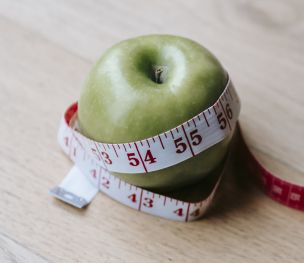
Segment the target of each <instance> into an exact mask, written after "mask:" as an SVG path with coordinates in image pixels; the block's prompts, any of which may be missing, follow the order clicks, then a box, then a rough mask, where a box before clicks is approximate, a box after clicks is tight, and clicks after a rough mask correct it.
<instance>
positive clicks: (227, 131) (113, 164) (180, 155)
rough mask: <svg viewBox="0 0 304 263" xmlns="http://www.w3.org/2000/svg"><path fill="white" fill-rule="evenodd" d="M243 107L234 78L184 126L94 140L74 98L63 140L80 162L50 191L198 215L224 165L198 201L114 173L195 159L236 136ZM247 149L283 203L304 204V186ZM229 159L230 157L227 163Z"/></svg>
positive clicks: (177, 215)
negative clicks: (127, 138)
mask: <svg viewBox="0 0 304 263" xmlns="http://www.w3.org/2000/svg"><path fill="white" fill-rule="evenodd" d="M239 112H240V100H239V98H238V95H237V93H236V91H235V88H234V86H233V84H232V82H231V80H230V79H229V80H228V82H227V85H226V87H225V89H224V91H223V93H222V94H221V95H220V97H219V98H218V100H217V101H216V102H215V103H214V104H213V105H212V106H211V107H209V108H208V109H206V110H204V111H203V112H201V113H199V114H198V115H196V116H194V117H193V118H192V119H190V120H188V121H186V122H184V123H182V124H181V125H179V126H177V127H175V128H173V129H171V130H169V131H166V132H164V133H162V134H158V135H156V136H153V137H151V138H147V139H145V140H140V141H136V142H130V143H121V144H105V143H100V142H96V141H94V140H91V139H89V138H87V137H85V136H83V135H82V134H81V133H80V132H79V128H78V122H77V103H74V104H73V105H71V106H70V107H69V108H68V109H67V111H66V112H65V114H64V116H63V118H62V120H61V124H60V128H59V132H58V140H59V144H60V146H61V147H62V149H63V151H64V152H65V153H66V154H67V155H68V156H69V157H70V158H71V160H72V161H73V162H74V163H75V165H74V167H73V168H72V169H71V171H70V172H69V173H68V175H67V176H66V177H65V179H64V180H63V181H62V182H61V184H60V185H59V186H57V187H55V188H53V189H51V191H50V193H51V194H52V195H53V196H55V197H57V198H58V199H60V200H63V201H65V202H67V203H69V204H71V205H73V206H76V207H78V208H82V207H84V206H86V205H87V204H89V203H90V202H91V201H92V199H93V198H94V196H95V195H96V194H97V192H98V191H101V192H103V193H105V194H107V195H108V196H110V197H111V198H113V199H115V200H117V201H119V202H120V203H123V204H125V205H127V206H129V207H131V208H134V209H137V210H139V211H143V212H146V213H149V214H153V215H157V216H160V217H164V218H167V219H172V220H176V221H192V220H196V219H198V218H200V217H202V216H203V214H204V213H205V212H206V210H207V209H208V207H209V206H210V204H211V203H212V200H213V198H214V195H215V193H216V191H217V189H218V186H219V183H220V181H221V178H222V174H223V173H224V169H222V171H221V172H219V175H217V176H216V178H215V179H216V180H213V181H212V182H211V187H210V190H209V192H208V194H207V196H206V197H204V198H202V200H199V201H198V202H197V201H196V202H185V201H182V200H179V199H176V198H172V197H169V196H166V195H162V194H158V193H154V192H151V191H148V190H146V189H142V188H140V187H137V186H134V185H131V184H128V183H126V182H124V181H122V180H121V179H119V178H117V177H115V176H114V175H112V174H111V173H112V172H117V173H129V174H134V176H136V174H138V173H148V172H152V171H157V170H160V169H164V168H167V167H170V166H173V165H176V164H178V163H180V162H183V161H185V160H187V159H189V158H192V157H194V156H196V155H198V154H199V153H201V152H203V151H205V150H206V149H208V148H210V147H211V146H213V145H215V144H217V143H219V142H220V141H222V140H224V139H225V138H227V137H229V136H232V134H233V133H234V131H235V129H236V127H237V120H238V116H239ZM105 128H106V127H105ZM247 152H248V154H249V155H248V157H247V158H246V160H247V161H248V162H249V163H250V167H251V168H252V169H254V170H255V173H256V174H258V178H261V179H262V183H263V187H264V190H265V192H267V193H268V194H269V195H270V196H271V197H272V198H273V199H275V200H277V201H280V202H281V203H284V204H287V205H289V206H291V207H294V208H298V209H304V188H303V187H301V186H297V185H294V184H291V183H288V182H286V181H283V180H281V179H280V178H278V177H276V176H274V175H272V174H271V173H270V172H269V171H267V170H266V169H265V168H264V167H263V166H262V165H261V164H260V163H259V162H258V161H257V160H256V159H255V158H254V157H253V155H251V154H250V152H249V151H247ZM227 160H228V158H226V162H227ZM224 167H225V165H224ZM139 176H144V175H139ZM185 176H187V175H185Z"/></svg>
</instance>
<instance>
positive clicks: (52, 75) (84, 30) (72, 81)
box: [0, 0, 304, 263]
mask: <svg viewBox="0 0 304 263" xmlns="http://www.w3.org/2000/svg"><path fill="white" fill-rule="evenodd" d="M149 33H170V34H178V35H183V36H186V37H189V38H192V39H194V40H197V41H199V42H200V43H202V44H204V45H205V46H206V47H208V48H209V49H210V50H212V52H213V53H214V54H215V55H216V56H218V58H219V59H220V60H221V61H222V63H223V64H224V65H225V67H226V68H227V70H228V71H229V72H230V75H231V77H232V79H233V81H234V83H235V86H236V87H237V89H238V91H239V94H240V97H241V99H242V113H241V118H240V122H241V125H242V127H243V129H244V132H245V137H246V140H247V142H248V143H249V144H250V145H251V148H252V149H253V150H254V151H255V153H256V154H257V156H258V158H259V159H260V160H261V161H262V162H264V163H265V164H267V166H268V167H269V168H270V169H271V170H273V171H274V172H277V173H279V174H281V175H282V176H283V177H285V178H289V179H290V180H292V181H294V182H298V183H302V184H304V176H303V175H304V139H303V137H304V136H303V135H304V87H303V77H304V2H303V1H301V0H289V1H285V0H263V1H262V0H256V1H250V0H248V1H247V0H231V1H226V0H205V1H199V0H196V1H195V0H191V1H190V0H187V1H182V0H178V1H160V0H153V1H135V0H128V1H125V0H124V1H123V0H120V1H100V0H99V1H98V0H88V1H81V0H74V1H72V0H65V1H62V0H61V1H59V0H58V1H54V0H40V1H35V0H28V1H21V0H20V1H10V0H0V118H1V120H0V121H1V122H0V123H1V124H0V125H1V126H0V262H18V263H19V262H171V261H172V262H209V263H213V262H263V263H267V262H302V261H303V257H304V250H303V245H304V234H303V233H304V213H303V212H299V211H296V210H293V209H290V208H287V207H284V206H282V205H280V204H278V203H276V202H274V201H272V200H271V199H269V198H267V197H266V196H264V194H262V193H261V192H260V191H259V190H258V189H257V188H256V187H255V186H254V185H251V184H250V183H247V181H248V180H247V179H246V174H245V175H244V177H243V179H242V180H240V181H238V180H237V179H235V180H234V181H235V182H234V183H235V184H234V186H233V185H232V184H231V185H230V186H229V185H228V187H227V189H226V190H225V191H226V192H225V193H223V195H224V196H226V198H222V199H220V200H219V202H218V204H217V205H216V207H215V208H214V209H213V210H211V211H210V214H209V216H208V217H207V218H205V219H203V220H200V221H197V222H194V223H188V224H185V223H176V222H171V221H168V220H164V219H160V218H156V217H153V216H150V215H146V214H143V213H139V212H137V211H134V210H131V209H129V208H127V207H125V206H122V205H120V204H118V203H116V202H115V201H113V200H111V199H109V198H107V197H106V196H104V195H102V194H99V195H98V196H97V197H96V198H95V200H94V202H93V203H92V204H91V205H90V206H89V207H88V208H87V209H85V210H77V209H74V208H72V207H70V206H68V205H65V204H63V203H61V202H59V201H56V200H54V199H53V198H52V197H50V196H49V195H48V189H49V188H51V187H52V186H54V185H56V184H57V183H59V182H60V180H61V179H63V177H64V175H65V174H66V173H67V172H68V170H69V169H70V167H71V165H72V164H71V162H70V161H69V160H68V159H67V158H66V157H65V156H64V155H63V153H62V152H61V150H60V148H59V146H58V145H57V142H56V133H57V128H58V124H59V119H60V117H61V114H62V113H63V111H64V110H65V108H66V106H67V105H69V104H70V103H71V102H73V101H74V100H77V98H78V96H79V91H80V88H81V86H82V83H83V81H84V79H85V76H86V74H87V73H88V71H89V69H90V67H91V66H92V65H93V63H94V61H95V60H96V59H97V58H98V57H99V56H100V54H101V53H102V52H103V51H104V50H105V49H106V48H108V47H110V46H111V45H112V44H114V43H116V42H118V41H120V40H122V39H125V38H129V37H133V36H137V35H142V34H149ZM232 181H233V180H232ZM223 190H224V189H222V191H223Z"/></svg>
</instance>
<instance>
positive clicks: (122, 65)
mask: <svg viewBox="0 0 304 263" xmlns="http://www.w3.org/2000/svg"><path fill="white" fill-rule="evenodd" d="M155 65H157V66H162V67H163V68H165V69H166V70H165V72H164V73H163V75H161V77H162V79H161V81H162V83H157V82H156V80H155V77H154V75H155V74H154V73H155V71H154V67H155ZM226 84H227V74H226V72H225V70H224V69H223V67H222V66H221V64H220V63H219V61H218V60H217V59H216V58H215V57H214V56H213V55H212V54H211V53H210V52H209V51H208V50H207V49H205V48H204V47H203V46H201V45H200V44H198V43H196V42H194V41H192V40H190V39H187V38H183V37H178V36H172V35H147V36H141V37H137V38H132V39H128V40H125V41H122V42H120V43H118V44H116V45H114V46H113V47H111V48H110V49H108V50H107V51H106V52H105V53H104V54H103V56H102V57H101V58H100V59H99V60H98V62H97V63H96V65H95V66H94V67H93V69H92V71H91V72H90V74H89V76H88V78H87V81H86V83H85V85H84V88H83V89H82V93H81V96H80V100H79V104H78V119H79V125H80V130H81V132H82V133H83V134H84V135H85V136H87V137H89V138H91V139H94V140H96V141H99V142H104V143H127V142H133V141H137V140H141V139H145V138H149V137H151V136H154V135H157V134H159V133H162V132H164V131H167V130H169V129H171V128H174V127H176V126H178V125H179V124H181V123H183V122H184V121H187V120H189V119H191V118H192V117H193V116H195V115H196V114H198V113H200V112H202V111H203V110H205V109H206V108H208V107H209V106H211V105H212V104H213V103H214V102H215V101H216V100H217V99H218V97H219V96H220V94H221V93H222V92H223V90H224V88H225V86H226ZM229 143H230V138H227V139H225V140H223V141H222V142H220V143H218V144H216V145H215V146H213V147H211V148H209V149H208V150H206V151H204V152H202V153H201V154H199V155H197V156H195V157H193V158H190V159H188V160H186V161H184V162H182V163H179V164H177V165H175V166H172V167H168V168H165V169H162V170H159V171H155V172H150V173H147V174H121V173H115V174H114V175H116V176H118V177H120V178H121V179H123V180H125V181H127V182H128V183H131V184H133V185H137V186H141V187H145V188H149V189H153V190H157V191H162V192H164V191H169V190H172V189H176V188H179V187H185V186H186V185H190V184H193V183H196V182H198V181H199V180H201V179H202V178H204V177H205V176H207V175H208V174H210V173H211V172H212V171H214V169H216V167H217V166H218V165H219V164H220V163H221V162H222V160H223V159H224V157H225V155H226V153H227V150H228V146H229Z"/></svg>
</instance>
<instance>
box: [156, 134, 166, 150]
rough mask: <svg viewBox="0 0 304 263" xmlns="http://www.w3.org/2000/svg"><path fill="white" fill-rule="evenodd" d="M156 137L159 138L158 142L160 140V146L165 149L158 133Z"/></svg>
mask: <svg viewBox="0 0 304 263" xmlns="http://www.w3.org/2000/svg"><path fill="white" fill-rule="evenodd" d="M158 139H159V142H160V145H161V147H162V148H163V149H165V147H164V144H163V141H162V139H161V137H160V136H159V135H158Z"/></svg>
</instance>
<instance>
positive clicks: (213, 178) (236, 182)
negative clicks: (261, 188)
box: [166, 126, 258, 219]
mask: <svg viewBox="0 0 304 263" xmlns="http://www.w3.org/2000/svg"><path fill="white" fill-rule="evenodd" d="M248 154H249V152H248V149H247V146H246V144H245V142H244V140H243V137H242V135H241V132H240V128H239V126H237V128H236V132H235V134H234V139H233V143H232V145H231V149H230V153H229V154H228V156H227V158H226V160H225V161H224V162H223V163H221V164H220V165H219V166H218V168H217V169H216V170H215V171H214V172H213V173H212V174H210V175H209V176H208V177H207V178H204V179H203V180H202V181H201V182H199V183H197V184H195V185H191V186H188V187H186V188H184V189H180V190H175V191H174V192H170V193H166V195H168V196H170V197H172V198H176V199H179V200H182V201H187V202H200V201H201V200H204V199H206V198H207V197H208V196H209V195H210V194H211V192H212V190H213V188H214V186H215V185H216V183H217V181H218V179H219V177H220V176H222V179H221V182H220V185H219V188H218V189H217V192H216V195H215V197H214V199H213V202H212V204H211V206H210V207H209V209H208V211H207V213H206V214H205V215H204V216H203V219H205V218H210V217H218V216H224V215H225V214H227V213H229V212H232V211H233V210H236V209H238V210H239V209H241V208H242V207H244V206H248V205H249V203H250V202H252V201H253V200H254V199H255V198H256V196H257V195H258V188H257V185H258V181H257V180H256V179H257V178H255V177H254V176H253V173H252V172H251V169H249V167H248V160H249V158H250V157H249V155H248Z"/></svg>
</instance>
